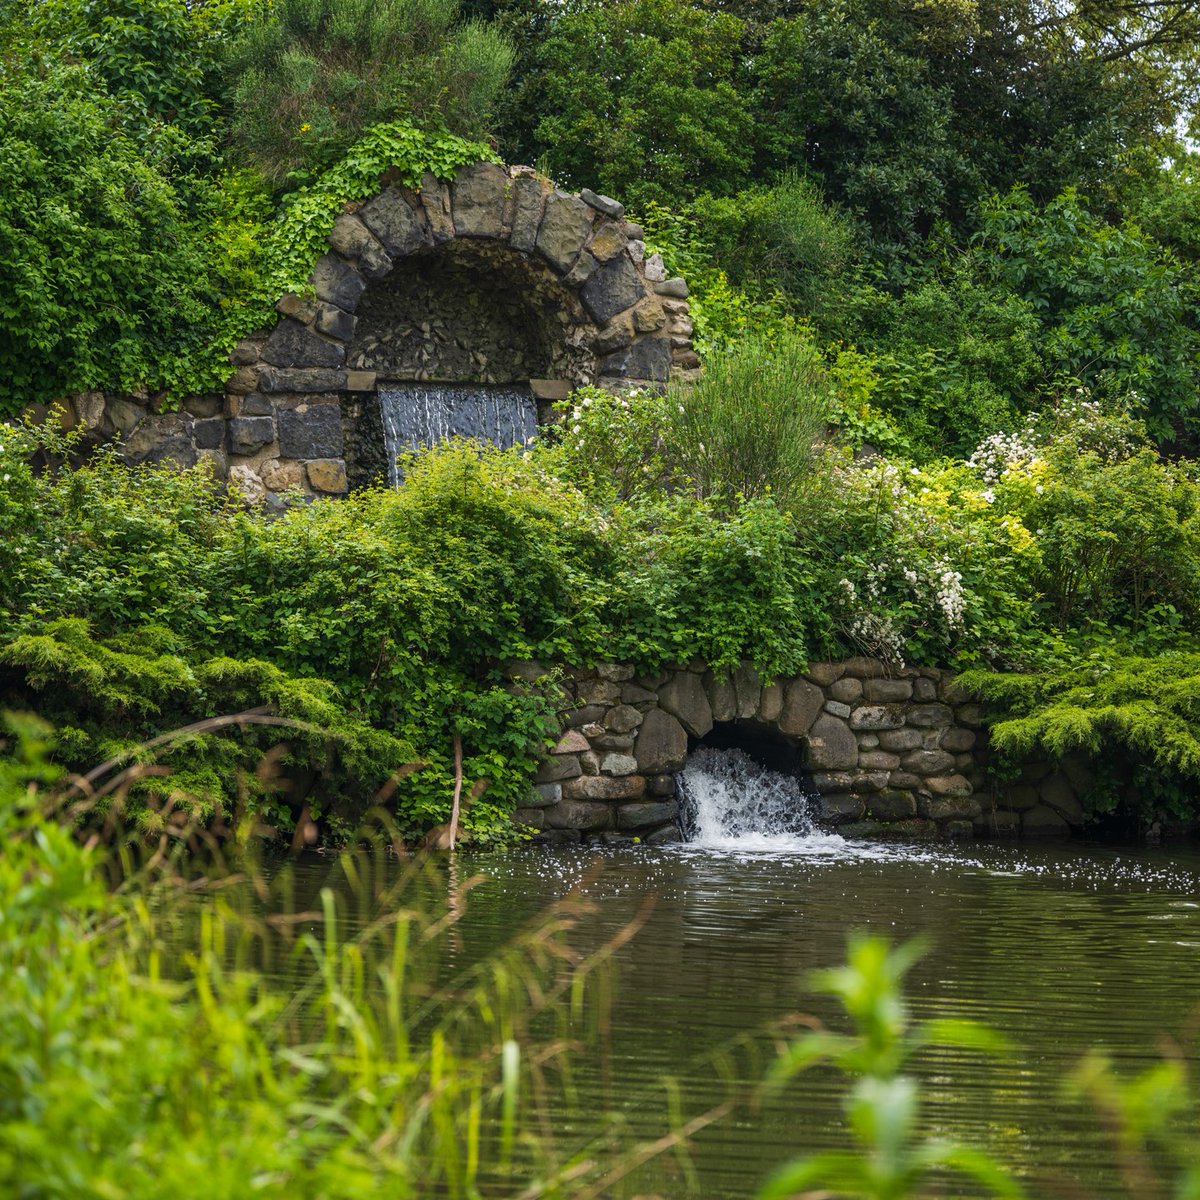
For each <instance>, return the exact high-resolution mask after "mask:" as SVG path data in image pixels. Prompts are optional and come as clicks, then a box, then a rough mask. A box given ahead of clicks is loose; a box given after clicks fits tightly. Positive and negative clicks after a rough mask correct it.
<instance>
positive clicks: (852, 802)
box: [819, 796, 867, 825]
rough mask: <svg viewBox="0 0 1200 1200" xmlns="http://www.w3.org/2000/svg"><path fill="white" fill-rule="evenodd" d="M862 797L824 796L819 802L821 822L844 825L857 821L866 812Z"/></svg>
mask: <svg viewBox="0 0 1200 1200" xmlns="http://www.w3.org/2000/svg"><path fill="white" fill-rule="evenodd" d="M866 808H867V806H866V804H865V803H864V802H863V800H862V797H861V796H822V797H821V799H820V802H819V811H820V814H821V820H822V821H827V822H828V823H829V824H830V825H842V824H844V823H845V822H847V821H857V820H859V818H861V817H862V815H863V813H864V812H866Z"/></svg>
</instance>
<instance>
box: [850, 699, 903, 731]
mask: <svg viewBox="0 0 1200 1200" xmlns="http://www.w3.org/2000/svg"><path fill="white" fill-rule="evenodd" d="M903 724H904V709H903V708H901V707H900V706H899V705H896V704H887V705H884V704H864V705H863V706H862V707H861V708H856V709H855V710H854V711H853V712H852V713H851V714H850V727H851V728H852V729H869V730H871V731H873V732H879V731H880V730H886V729H899V728H900V727H901V726H902V725H903Z"/></svg>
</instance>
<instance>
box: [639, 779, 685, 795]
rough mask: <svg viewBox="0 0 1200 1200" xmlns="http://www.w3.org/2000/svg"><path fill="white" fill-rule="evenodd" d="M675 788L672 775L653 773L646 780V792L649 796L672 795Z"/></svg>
mask: <svg viewBox="0 0 1200 1200" xmlns="http://www.w3.org/2000/svg"><path fill="white" fill-rule="evenodd" d="M676 790H677V789H676V784H675V776H674V775H654V776H652V777H651V778H649V779H647V780H646V792H647V793H648V794H649V795H651V796H674V795H675V792H676Z"/></svg>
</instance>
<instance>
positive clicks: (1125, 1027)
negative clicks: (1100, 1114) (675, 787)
mask: <svg viewBox="0 0 1200 1200" xmlns="http://www.w3.org/2000/svg"><path fill="white" fill-rule="evenodd" d="M597 860H599V863H600V870H599V872H598V873H596V874H595V875H594V877H591V878H590V879H589V872H590V871H591V870H592V869H593V867H594V866H595V864H596V863H597ZM444 870H445V871H446V872H450V871H460V872H461V871H467V872H477V871H478V872H482V873H483V874H484V875H485V876H486V881H485V882H484V883H482V884H481V885H480V886H478V887H476V888H475V889H474V890H472V891H471V892H470V896H469V901H468V905H467V911H466V915H465V917H464V918H463V920H462V921H461V922H460V924H459V926H458V928H457V932H456V936H455V938H454V939H453V940H452V945H450V946H448V948H447V951H446V953H447V955H448V956H449V957H448V961H447V962H446V964H445V969H446V971H447V972H453V971H455V970H458V969H461V967H462V966H464V965H465V964H466V963H468V962H470V961H474V960H476V959H478V958H480V957H482V956H484V955H486V954H488V953H489V952H490V951H491V950H493V949H495V948H496V947H498V946H501V945H502V944H503V943H504V942H505V941H506V940H507V938H508V937H509V936H510V934H511V932H512V930H513V929H514V927H515V926H516V925H518V924H519V923H520V922H521V921H523V920H526V919H530V918H533V917H535V916H536V915H537V913H538V912H539V911H541V910H542V909H544V908H545V907H546V906H547V905H548V904H550V903H551V902H553V901H555V900H556V899H558V898H560V897H561V896H563V895H564V894H565V893H566V892H568V891H569V890H570V889H571V888H573V887H576V886H578V885H579V884H580V881H581V880H588V881H587V882H585V883H584V885H583V886H584V890H585V891H586V893H587V894H588V895H589V896H590V897H591V898H592V899H593V900H594V901H596V907H595V911H594V915H592V916H591V917H589V918H587V920H586V921H585V922H584V924H583V925H582V926H581V927H580V929H579V930H578V931H577V933H576V934H575V937H574V941H575V943H576V945H578V946H579V947H580V948H581V949H583V950H584V951H587V950H588V949H589V948H592V947H596V946H599V945H601V944H603V942H604V941H605V939H607V938H608V937H610V936H611V935H612V934H613V933H614V932H615V931H616V930H618V929H620V928H621V927H622V926H623V925H624V924H625V923H627V922H629V921H631V920H632V919H633V918H634V916H635V914H636V913H637V912H638V910H639V908H640V907H641V905H642V903H643V900H644V898H645V897H646V896H647V895H651V896H653V897H654V908H653V911H652V913H651V915H650V917H649V919H648V920H647V922H646V924H645V926H644V928H642V930H641V931H640V933H639V934H638V935H637V936H636V937H635V938H634V939H633V940H631V941H630V942H629V943H628V944H626V945H625V946H624V947H623V948H622V949H621V951H620V953H619V958H618V967H617V979H616V990H615V1000H614V1004H615V1009H614V1014H613V1020H612V1023H611V1028H610V1031H609V1033H608V1034H607V1036H603V1037H594V1038H592V1039H591V1040H590V1041H588V1043H587V1044H586V1045H585V1046H584V1047H583V1048H582V1049H581V1050H580V1051H579V1052H578V1053H577V1054H576V1055H575V1056H574V1059H573V1061H574V1066H575V1080H574V1082H575V1085H576V1089H577V1090H576V1091H575V1093H574V1095H573V1097H571V1098H570V1099H566V1098H563V1097H562V1096H557V1097H554V1098H551V1099H549V1100H547V1101H546V1103H547V1105H548V1106H549V1107H550V1108H551V1110H552V1111H551V1113H550V1116H551V1121H552V1124H553V1126H554V1127H555V1129H556V1130H557V1131H558V1132H559V1133H560V1134H561V1135H562V1136H563V1137H564V1138H565V1139H567V1140H572V1139H574V1138H576V1137H578V1136H580V1135H585V1134H586V1133H587V1132H588V1130H589V1128H590V1127H594V1126H595V1124H596V1114H597V1112H598V1111H600V1110H602V1109H604V1110H613V1111H616V1112H619V1113H621V1114H622V1115H623V1117H624V1119H625V1121H626V1122H627V1124H628V1128H629V1130H630V1133H631V1134H632V1135H633V1136H636V1137H640V1138H654V1137H657V1136H659V1135H660V1134H661V1133H662V1132H663V1131H664V1128H665V1127H666V1124H667V1104H666V1099H665V1097H666V1092H665V1090H664V1087H663V1082H662V1081H663V1078H664V1077H668V1076H669V1077H671V1078H673V1079H674V1080H676V1081H677V1082H678V1086H679V1089H680V1091H681V1093H682V1100H683V1109H684V1111H685V1113H688V1114H690V1113H694V1112H698V1111H701V1110H703V1109H704V1108H706V1107H708V1106H709V1105H711V1104H712V1103H713V1102H715V1101H716V1100H719V1099H720V1095H721V1088H722V1084H721V1082H720V1079H721V1075H722V1072H723V1071H724V1072H726V1073H732V1074H733V1075H734V1076H735V1077H736V1076H741V1077H744V1078H746V1079H749V1080H753V1079H755V1078H758V1077H759V1076H760V1074H761V1072H762V1070H763V1069H764V1068H765V1065H766V1064H767V1063H768V1062H769V1061H770V1057H771V1049H770V1046H769V1044H768V1043H767V1041H766V1039H765V1038H763V1039H760V1040H759V1042H758V1044H759V1046H760V1047H761V1050H762V1056H761V1057H760V1058H758V1059H756V1058H755V1056H754V1055H753V1054H751V1053H748V1052H747V1050H746V1048H745V1046H744V1045H743V1046H742V1047H741V1048H739V1049H737V1050H736V1051H735V1052H734V1053H732V1054H731V1055H729V1056H728V1057H724V1056H721V1055H720V1054H719V1052H720V1051H721V1050H722V1049H723V1048H726V1047H729V1046H731V1045H733V1044H735V1043H737V1042H738V1040H739V1039H744V1035H746V1034H754V1033H755V1032H756V1031H758V1030H761V1029H762V1028H763V1027H765V1026H766V1025H767V1024H769V1023H770V1022H773V1021H776V1020H778V1019H779V1018H780V1017H781V1016H783V1015H784V1014H787V1013H789V1012H797V1011H803V1012H809V1013H815V1014H818V1015H820V1016H821V1017H822V1018H824V1019H826V1020H828V1021H830V1022H831V1023H833V1024H835V1025H836V1026H837V1027H839V1028H841V1027H844V1022H843V1021H842V1020H841V1019H840V1017H839V1015H838V1013H837V1011H836V1010H835V1009H834V1008H833V1007H832V1005H831V1002H830V1000H829V999H828V998H826V997H824V996H820V995H817V994H815V993H814V992H813V991H812V990H811V989H810V988H809V987H808V985H807V983H806V978H805V977H806V973H807V972H809V971H811V970H812V969H814V968H820V967H826V966H830V965H835V964H837V963H839V962H841V961H842V960H843V958H844V953H845V942H846V935H847V933H848V932H850V931H851V930H855V929H866V930H870V931H873V932H876V933H881V934H885V935H887V936H888V937H890V938H893V939H895V940H903V939H906V938H910V937H913V936H915V935H918V934H923V935H927V936H929V937H930V938H931V939H932V945H931V949H930V952H929V954H928V955H927V957H926V958H925V959H924V960H923V961H922V962H921V963H920V964H919V965H918V966H917V967H916V968H915V969H914V971H913V973H912V975H911V976H910V978H909V989H908V990H909V996H910V999H911V1003H912V1007H913V1009H914V1012H915V1015H917V1016H919V1017H932V1016H960V1017H972V1018H976V1019H980V1020H984V1021H987V1022H989V1023H991V1024H992V1025H994V1026H996V1027H997V1028H999V1029H1000V1030H1001V1031H1003V1032H1004V1033H1005V1034H1006V1035H1008V1036H1009V1037H1010V1038H1011V1040H1012V1041H1013V1043H1014V1044H1015V1046H1016V1049H1015V1050H1014V1051H1013V1052H1012V1053H1010V1054H1008V1055H1006V1056H1004V1057H1003V1058H1001V1059H1000V1060H985V1059H981V1058H979V1057H977V1056H974V1055H971V1054H967V1053H964V1052H960V1051H939V1052H937V1053H936V1055H934V1056H931V1057H927V1058H925V1059H924V1060H923V1061H922V1063H921V1064H920V1073H921V1075H922V1076H923V1079H924V1081H925V1084H926V1091H925V1105H924V1109H923V1116H924V1124H925V1126H926V1127H927V1128H928V1129H929V1130H930V1131H933V1132H937V1133H939V1134H942V1135H945V1136H952V1137H956V1138H960V1139H964V1140H969V1141H972V1142H975V1143H980V1144H984V1145H987V1146H989V1147H990V1148H991V1149H992V1150H993V1151H994V1153H996V1154H997V1155H998V1156H999V1157H1000V1158H1001V1159H1002V1160H1004V1161H1005V1162H1007V1163H1008V1164H1009V1165H1011V1166H1012V1167H1013V1168H1014V1169H1015V1170H1017V1171H1018V1172H1019V1173H1021V1174H1022V1175H1024V1176H1025V1177H1026V1178H1027V1179H1028V1180H1029V1182H1030V1183H1031V1184H1032V1185H1033V1190H1034V1192H1035V1193H1036V1194H1037V1195H1039V1196H1094V1197H1115V1196H1118V1195H1124V1194H1125V1193H1124V1192H1123V1191H1122V1190H1121V1188H1120V1186H1119V1180H1118V1175H1117V1171H1116V1168H1115V1164H1114V1160H1113V1155H1112V1153H1111V1151H1110V1148H1109V1146H1108V1144H1107V1142H1106V1140H1105V1138H1104V1137H1103V1135H1102V1133H1101V1131H1100V1130H1099V1128H1098V1127H1097V1123H1096V1121H1095V1119H1094V1117H1093V1116H1092V1115H1091V1114H1090V1113H1089V1112H1088V1111H1087V1110H1085V1109H1084V1108H1082V1107H1079V1106H1076V1105H1075V1104H1073V1103H1069V1102H1067V1101H1066V1100H1064V1098H1063V1094H1062V1090H1061V1084H1062V1080H1063V1077H1064V1076H1065V1075H1066V1073H1067V1072H1068V1071H1069V1070H1070V1068H1071V1066H1072V1064H1073V1063H1075V1062H1076V1061H1077V1060H1078V1058H1079V1056H1080V1055H1081V1054H1082V1053H1083V1052H1084V1051H1085V1050H1086V1049H1087V1048H1089V1047H1093V1046H1104V1047H1107V1048H1109V1049H1110V1050H1111V1051H1112V1053H1113V1055H1114V1057H1115V1058H1116V1059H1117V1061H1118V1062H1119V1063H1120V1064H1121V1065H1122V1066H1123V1067H1128V1068H1129V1069H1134V1068H1137V1067H1139V1066H1141V1065H1145V1064H1146V1063H1148V1062H1150V1061H1153V1059H1154V1058H1155V1057H1156V1053H1157V1048H1156V1041H1157V1040H1158V1039H1160V1038H1161V1037H1162V1036H1163V1035H1164V1034H1171V1035H1174V1036H1176V1037H1180V1038H1182V1039H1183V1040H1184V1041H1185V1043H1186V1044H1187V1047H1188V1049H1187V1053H1189V1054H1194V1053H1195V1038H1194V1036H1193V1035H1194V1034H1195V1033H1197V1032H1198V1031H1200V1030H1198V1026H1197V1018H1198V1014H1200V854H1198V853H1197V852H1196V851H1195V849H1193V848H1187V847H1171V848H1167V849H1161V850H1156V849H1133V850H1128V849H1122V850H1119V851H1118V850H1112V849H1106V848H1087V847H1082V848H1081V847H1078V846H1062V845H1058V846H1054V847H1045V846H1043V847H1039V846H1022V847H1020V848H1016V847H1002V846H988V845H984V846H966V847H953V846H936V847H929V846H899V845H893V846H881V845H878V844H867V843H856V842H853V841H846V840H843V839H841V838H838V837H836V836H831V835H823V834H820V833H809V834H801V835H796V834H788V835H780V836H775V837H772V836H769V835H763V834H757V835H756V834H754V833H753V832H744V833H743V834H741V835H739V836H734V837H729V838H725V839H715V840H714V843H713V844H705V845H688V846H682V847H670V848H650V847H634V848H631V849H623V850H611V851H606V852H603V853H601V854H599V855H598V854H596V853H594V852H583V851H579V850H577V851H560V850H546V849H522V850H514V851H508V852H503V853H495V854H489V855H475V856H470V857H468V856H463V857H462V858H460V859H459V861H458V863H457V864H455V865H454V867H450V866H449V865H447V866H446V867H445V868H444ZM443 877H444V878H446V879H447V881H449V876H448V875H447V876H443ZM333 878H336V871H335V870H334V868H333V867H332V864H330V863H328V862H326V861H322V860H319V859H312V860H308V861H307V862H305V863H302V864H301V866H300V878H299V880H298V884H299V888H300V891H301V893H304V892H308V891H310V890H311V891H313V892H315V890H316V888H317V887H319V886H321V885H322V884H323V883H326V882H328V881H329V880H330V879H333ZM714 1055H716V1057H714ZM841 1094H842V1087H841V1083H840V1081H839V1080H837V1079H836V1078H835V1077H833V1076H831V1075H828V1074H822V1073H817V1072H814V1073H810V1074H807V1075H805V1076H803V1077H801V1078H800V1079H798V1080H797V1082H796V1083H795V1084H794V1085H793V1086H792V1088H791V1090H790V1091H789V1092H788V1093H787V1095H786V1096H785V1097H784V1098H783V1099H782V1100H780V1101H778V1102H772V1103H770V1104H767V1105H765V1106H763V1107H762V1108H761V1109H759V1110H758V1111H742V1112H741V1113H740V1115H738V1116H736V1117H735V1118H733V1119H730V1120H728V1121H725V1122H723V1123H719V1124H716V1125H714V1126H712V1127H710V1128H708V1129H706V1130H704V1131H703V1132H701V1133H700V1134H699V1135H698V1136H697V1137H696V1138H695V1139H694V1142H693V1163H694V1170H695V1176H694V1178H691V1179H690V1180H689V1176H688V1174H687V1172H686V1171H685V1170H684V1169H683V1168H682V1167H681V1166H680V1165H679V1164H677V1163H676V1162H675V1161H674V1160H673V1159H670V1158H666V1159H661V1160H659V1161H657V1162H656V1163H654V1164H653V1165H652V1166H650V1167H648V1168H647V1169H646V1170H645V1171H644V1172H643V1174H642V1175H641V1176H640V1177H639V1178H638V1179H637V1180H636V1181H635V1183H634V1184H632V1185H630V1191H629V1192H628V1193H626V1192H622V1193H620V1194H622V1195H625V1194H630V1195H633V1194H660V1195H662V1196H669V1197H674V1196H682V1195H693V1194H694V1195H700V1196H703V1197H706V1198H708V1200H734V1198H741V1197H749V1196H752V1195H753V1194H754V1191H755V1188H756V1186H757V1185H758V1184H759V1183H761V1181H762V1180H763V1178H764V1177H765V1175H766V1174H768V1173H769V1170H770V1168H771V1167H772V1166H776V1165H779V1164H780V1163H782V1162H783V1161H785V1160H787V1159H788V1158H789V1157H792V1156H794V1155H796V1154H797V1153H800V1152H804V1151H810V1150H813V1149H817V1148H825V1147H831V1146H840V1145H844V1144H845V1140H844V1135H843V1134H842V1132H841V1108H840V1097H841ZM1198 1137H1200V1131H1198ZM948 1194H958V1193H956V1191H955V1189H954V1188H953V1187H951V1188H950V1189H949V1193H948ZM962 1194H965V1193H962Z"/></svg>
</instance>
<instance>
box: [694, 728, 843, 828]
mask: <svg viewBox="0 0 1200 1200" xmlns="http://www.w3.org/2000/svg"><path fill="white" fill-rule="evenodd" d="M679 782H680V790H681V793H682V800H683V810H684V824H685V833H686V835H687V838H688V841H689V842H691V843H692V844H693V845H695V846H699V847H702V848H705V849H714V850H766V851H772V850H774V851H786V852H796V851H809V852H811V851H814V850H815V851H818V852H819V851H822V850H824V851H832V850H833V849H834V848H835V847H838V846H842V845H844V844H845V843H844V840H843V839H842V838H840V837H838V836H837V835H836V834H824V833H820V832H818V831H817V830H816V828H815V827H814V825H813V819H812V816H811V814H810V813H809V807H808V806H809V799H810V798H809V797H808V796H807V795H806V794H805V792H804V789H803V788H802V787H801V784H800V780H799V779H797V778H796V777H795V776H794V775H786V774H784V773H782V772H780V771H772V770H769V769H768V768H766V767H763V766H760V765H759V764H758V763H756V762H755V761H754V759H752V758H751V757H750V756H749V755H748V754H746V753H744V752H743V751H741V750H717V749H713V748H710V747H707V746H702V747H700V749H698V750H697V751H695V753H693V754H692V755H691V757H690V758H689V759H688V761H687V765H686V766H685V767H684V769H683V772H682V774H681V775H680V777H679Z"/></svg>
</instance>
